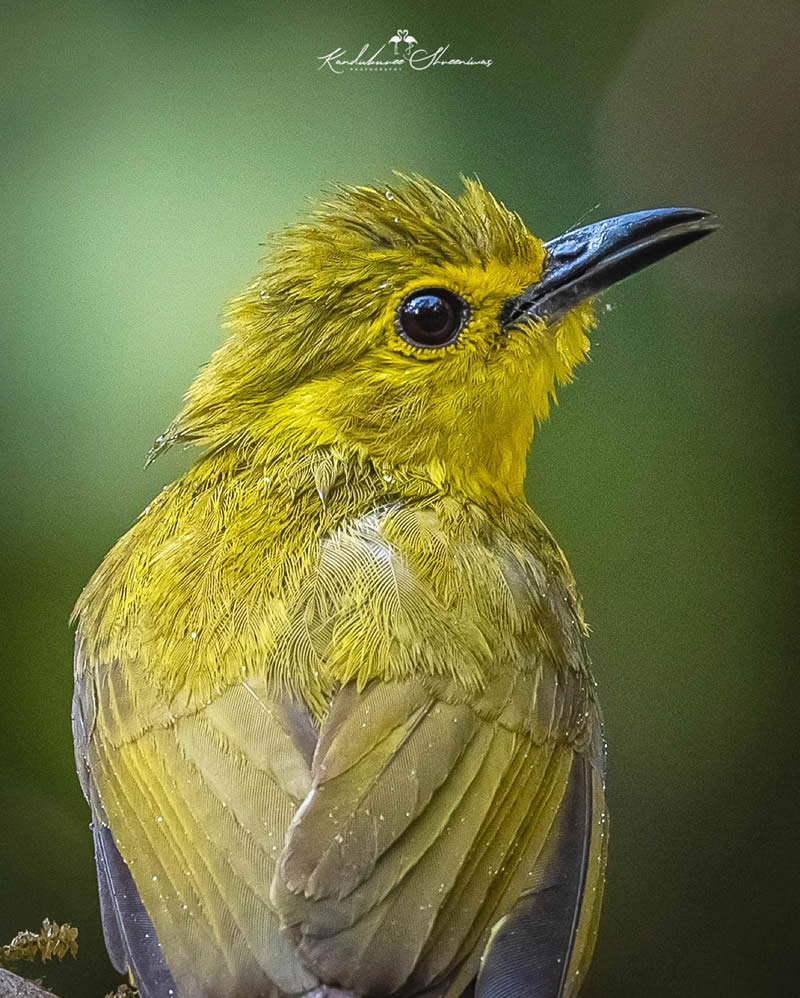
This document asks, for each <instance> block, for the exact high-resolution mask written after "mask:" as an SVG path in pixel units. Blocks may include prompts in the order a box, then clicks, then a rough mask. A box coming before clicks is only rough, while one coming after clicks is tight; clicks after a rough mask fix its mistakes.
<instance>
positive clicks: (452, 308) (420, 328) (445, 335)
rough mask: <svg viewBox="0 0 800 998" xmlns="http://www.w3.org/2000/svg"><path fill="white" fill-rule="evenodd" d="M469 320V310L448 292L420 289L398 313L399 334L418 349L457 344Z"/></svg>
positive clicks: (464, 303) (445, 290) (413, 293)
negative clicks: (459, 335)
mask: <svg viewBox="0 0 800 998" xmlns="http://www.w3.org/2000/svg"><path fill="white" fill-rule="evenodd" d="M468 317H469V306H468V305H467V303H466V302H465V301H464V299H463V298H460V297H459V296H458V295H457V294H454V292H452V291H448V290H447V288H419V289H418V290H417V291H412V292H411V293H410V294H407V295H406V296H405V298H404V299H403V300H402V301H401V302H400V307H399V308H398V309H397V317H396V323H397V331H398V332H399V333H400V335H401V336H402V337H403V339H404V340H405V341H406V342H407V343H410V344H411V345H412V346H415V347H443V346H447V345H448V344H449V343H455V341H456V340H457V339H458V334H459V333H460V332H461V330H462V329H463V328H464V325H465V323H466V321H467V318H468Z"/></svg>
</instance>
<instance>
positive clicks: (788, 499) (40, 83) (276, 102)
mask: <svg viewBox="0 0 800 998" xmlns="http://www.w3.org/2000/svg"><path fill="white" fill-rule="evenodd" d="M0 18H2V25H1V26H0V28H1V30H0V79H2V94H1V95H0V102H1V103H0V106H1V107H2V146H1V148H2V152H0V156H2V164H3V165H2V175H1V176H0V185H1V186H0V198H2V214H1V215H0V217H2V240H1V242H0V254H2V258H3V266H2V273H1V274H0V285H1V286H2V308H0V323H1V324H2V330H3V333H2V357H3V359H2V365H0V379H2V403H1V404H2V426H0V433H2V461H1V462H0V492H1V493H2V520H1V521H0V537H1V538H2V546H3V554H2V560H1V561H0V566H1V571H2V581H1V582H0V588H1V589H2V592H1V593H0V595H1V596H2V601H3V615H2V621H3V631H2V633H3V638H2V642H0V655H2V658H3V666H2V670H3V671H2V695H0V829H2V831H1V832H0V941H7V939H8V938H10V937H11V935H13V933H14V932H15V931H16V930H17V929H19V928H22V927H34V926H36V925H38V924H39V922H40V920H41V918H42V917H43V916H45V915H49V916H50V917H51V918H55V919H57V920H71V921H73V922H75V923H76V924H78V925H79V926H80V940H81V943H82V946H81V952H80V956H79V959H78V961H77V962H76V963H75V964H74V965H73V964H71V963H70V964H65V965H64V966H63V967H62V968H58V967H57V968H55V969H53V970H48V971H47V980H48V981H49V982H50V983H51V984H52V985H53V986H55V987H56V988H57V989H58V990H59V993H60V994H62V995H63V996H64V998H94V996H96V998H100V996H101V995H102V994H103V993H104V991H105V990H108V989H110V987H111V986H112V984H114V983H115V982H116V980H117V978H116V975H114V973H113V971H112V970H111V968H110V967H109V965H108V962H107V959H106V957H105V954H104V950H103V947H102V939H101V934H100V926H99V917H98V910H97V902H96V898H95V886H94V871H93V863H92V856H91V849H90V841H89V834H88V828H87V824H88V820H89V816H88V811H87V809H86V807H85V805H84V802H83V800H82V798H81V795H80V792H79V789H78V784H77V780H76V778H75V776H74V770H73V763H72V748H71V741H70V730H69V702H70V693H71V635H70V631H69V628H68V626H67V618H68V615H69V612H70V609H71V606H72V604H73V602H74V600H75V598H76V596H77V595H78V593H79V591H80V589H81V586H82V585H83V583H84V582H85V581H86V580H87V578H88V577H89V575H90V573H91V572H92V570H93V569H94V567H95V566H96V564H97V563H98V562H99V560H100V559H101V557H102V556H103V554H104V553H105V551H106V550H107V549H108V547H109V546H110V545H111V544H112V542H113V541H114V540H115V539H116V537H117V536H118V535H119V534H121V533H122V532H123V531H124V530H126V529H127V527H128V526H129V524H130V523H131V522H132V520H133V519H134V517H135V516H136V514H137V513H138V511H139V510H140V509H141V508H142V507H143V506H144V505H145V504H146V503H147V501H148V499H149V498H150V497H151V496H152V495H153V494H154V493H156V492H157V491H158V490H159V489H160V487H161V485H162V484H163V483H164V482H165V481H167V480H169V479H171V478H172V477H174V475H175V474H176V473H177V472H179V471H180V469H181V468H182V467H185V466H186V463H187V462H188V460H189V455H187V454H180V453H177V454H171V455H169V456H168V457H167V458H166V459H164V460H161V461H159V462H158V463H157V464H156V465H155V466H153V467H152V468H150V469H149V470H148V471H147V472H144V471H143V458H144V455H145V453H146V452H147V449H148V447H149V446H150V443H151V441H152V440H153V438H154V437H155V435H156V434H157V433H158V432H159V431H160V430H161V429H162V428H163V427H164V426H165V425H166V424H167V423H168V422H169V420H170V418H171V417H172V415H173V414H174V413H175V412H176V410H177V408H178V406H179V401H180V397H181V394H182V392H183V390H184V389H185V387H186V386H187V385H188V383H189V382H190V380H191V379H192V377H193V376H194V374H195V372H196V371H197V369H198V367H199V366H200V365H201V364H202V363H203V362H204V361H205V359H206V358H207V357H208V355H209V353H210V352H211V350H212V349H214V347H215V346H216V345H217V344H218V342H219V340H220V336H221V333H220V330H219V317H220V314H221V311H222V307H223V304H224V302H225V300H226V299H227V298H228V297H229V296H230V295H232V294H233V293H235V292H236V291H237V290H238V289H239V288H240V287H241V286H242V285H243V284H244V282H245V281H246V280H247V279H248V278H249V277H250V275H251V274H252V273H253V272H254V270H255V267H256V262H257V260H258V258H259V256H260V255H261V253H262V249H261V247H260V245H259V244H260V243H261V242H262V241H263V240H264V238H265V237H266V235H267V233H269V232H270V231H271V230H274V229H275V228H277V227H279V226H282V225H284V224H286V223H289V222H291V221H292V220H294V219H296V218H297V217H298V216H299V215H300V214H301V213H302V212H303V210H304V207H305V200H304V199H305V198H306V197H307V196H308V195H313V194H315V193H317V192H318V191H319V190H320V188H321V187H323V186H324V185H325V184H327V183H329V182H330V181H345V182H352V183H359V182H368V181H371V180H374V179H380V178H386V177H387V176H389V175H390V170H391V169H392V168H400V169H403V170H406V171H411V170H419V171H421V172H423V173H425V174H427V175H429V176H431V177H432V178H433V179H435V180H436V181H438V182H440V183H442V184H443V185H445V186H447V187H449V188H450V189H452V190H456V189H457V188H458V176H459V174H460V173H461V172H464V173H469V174H472V173H477V174H478V175H479V176H480V177H481V179H482V180H483V181H484V182H485V183H486V184H487V186H489V187H490V188H491V189H492V190H493V191H494V192H495V193H496V194H497V195H498V196H499V197H500V198H502V199H503V200H505V201H506V202H507V203H508V204H509V205H511V206H513V207H514V208H516V209H518V210H519V211H520V212H521V213H522V214H523V215H524V217H525V218H526V219H527V220H528V221H529V223H530V225H531V228H532V229H534V231H536V232H537V233H538V234H540V235H542V236H545V237H548V236H552V235H555V234H556V233H558V232H560V231H562V230H563V229H564V228H566V227H567V226H570V225H573V224H576V223H578V222H579V221H588V220H591V219H595V218H599V217H602V216H604V215H609V214H614V213H617V212H620V211H626V210H631V209H635V208H642V207H654V206H658V205H664V204H670V203H675V204H690V205H695V204H696V205H700V206H702V207H709V208H713V209H715V210H716V211H718V212H719V214H720V217H721V219H722V222H723V228H722V230H721V231H720V232H719V233H718V234H717V235H715V236H714V237H713V238H712V239H709V240H707V241H704V242H702V243H700V244H698V245H696V246H693V247H691V248H690V249H688V250H686V251H684V252H683V253H681V254H679V255H678V256H677V257H675V258H671V259H669V260H667V261H666V262H664V263H661V264H660V265H659V266H658V267H657V268H654V269H653V270H650V271H648V272H646V273H645V274H643V275H641V276H640V277H638V278H636V279H635V280H634V281H631V282H628V283H626V284H625V285H623V286H621V287H618V288H616V289H614V290H613V291H612V292H611V293H610V294H608V295H607V296H606V297H605V299H604V305H603V306H602V309H603V311H602V323H601V326H600V328H599V329H598V330H597V332H596V334H595V335H594V346H593V359H592V362H591V363H590V364H588V365H586V366H585V367H584V368H582V369H581V371H580V372H579V376H578V379H577V383H576V384H575V385H573V386H571V387H569V388H568V389H566V390H564V391H563V392H562V393H561V404H560V406H559V408H558V410H557V411H556V412H555V413H554V415H553V417H552V418H551V421H550V422H549V423H548V424H547V425H546V426H544V427H543V428H542V429H541V431H540V432H539V433H538V436H537V439H536V441H535V443H534V448H533V452H532V457H531V466H530V478H529V495H530V497H531V500H532V502H533V504H534V505H535V507H536V508H537V510H538V511H539V512H540V514H541V515H542V516H543V517H544V519H545V521H546V522H547V523H548V524H549V525H550V527H551V528H552V529H553V531H554V532H555V534H556V536H557V537H558V538H559V540H560V541H561V543H562V545H563V546H564V548H565V549H566V552H567V554H568V556H569V557H570V559H571V562H572V565H573V568H574V569H575V571H576V574H577V576H578V579H579V583H580V585H581V588H582V591H583V593H584V596H585V602H586V609H587V616H588V619H589V620H590V622H591V624H592V626H593V631H594V633H593V636H592V638H591V652H592V655H593V658H594V660H595V663H596V671H597V677H598V680H599V683H600V687H601V693H602V697H603V703H604V705H605V712H606V718H607V726H608V736H609V741H610V782H609V799H610V806H611V811H612V819H613V832H612V847H611V859H610V869H609V882H608V890H607V903H606V907H605V913H604V917H603V922H602V928H601V931H600V937H599V941H598V947H597V953H596V958H595V962H594V965H593V968H592V970H591V976H590V979H589V981H588V983H587V985H586V987H585V990H584V992H583V995H585V996H586V998H599V996H611V995H613V996H615V998H626V996H631V998H633V996H637V998H639V996H642V995H647V996H649V998H657V996H668V995H669V996H673V995H689V996H691V995H725V996H727V998H735V996H742V998H744V996H747V998H752V996H754V995H767V994H770V995H783V994H789V993H790V992H791V991H792V985H791V983H790V982H791V980H792V978H793V977H796V972H795V968H794V966H793V964H794V963H796V957H795V956H794V954H796V946H797V918H796V910H797V907H796V898H797V894H798V888H799V887H800V884H799V883H798V877H797V872H798V866H799V865H800V864H799V863H798V856H797V828H798V819H800V814H798V808H797V801H798V796H799V795H798V759H799V758H800V755H798V753H797V744H796V742H797V738H796V733H797V727H798V720H797V718H798V708H797V694H796V692H795V689H794V684H795V675H794V672H795V667H796V658H795V656H794V653H793V649H794V648H795V647H796V645H795V638H796V631H797V626H796V625H797V616H798V614H797V605H798V604H797V598H796V597H797V586H796V581H797V577H796V572H795V566H796V555H797V545H796V541H797V530H796V526H797V491H796V486H797V472H798V460H797V459H798V448H797V439H798V436H797V431H798V426H797V373H798V349H797V340H798V333H799V332H800V330H799V329H798V303H799V302H798V285H797V267H798V259H799V258H800V225H799V222H798V219H799V218H800V214H799V212H798V208H800V197H799V196H798V193H799V191H800V117H799V116H798V99H797V97H798V69H797V67H798V63H800V6H798V5H797V4H793V3H787V2H783V0H760V2H759V3H758V4H754V3H752V0H704V2H699V0H697V2H691V0H656V2H641V0H615V3H614V4H607V3H597V2H596V0H585V2H570V0H561V2H559V3H543V2H537V3H529V4H527V5H526V4H524V3H516V4H513V5H508V4H507V5H490V4H482V3H472V2H467V0H459V2H441V3H438V4H429V3H426V4H422V3H420V4H418V5H413V4H410V3H406V2H403V0H397V2H395V4H393V5H391V6H390V7H387V8H385V9H379V8H378V5H376V4H374V3H367V2H365V0H351V2H348V3H325V4H319V5H312V4H308V3H302V4H297V5H293V4H289V3H274V2H268V0H262V2H258V3H245V2H227V3H222V2H212V0H207V2H206V0H195V2H193V3H185V4H180V5H167V4H155V3H154V4H151V5H148V4H145V3H138V2H135V0H113V2H112V0H107V2H97V0H95V2H89V3H82V2H78V0H60V2H58V3H54V4H51V5H48V4H45V3H40V2H37V0H31V2H26V3H13V2H8V0H7V2H6V3H5V4H4V5H3V11H2V14H1V15H0ZM399 27H405V28H407V29H408V30H409V31H410V32H411V34H413V35H414V36H415V37H416V38H417V39H418V41H419V43H420V45H422V46H423V47H426V48H430V49H433V48H436V47H437V46H438V45H440V44H446V43H448V42H449V43H450V45H451V50H450V54H451V55H453V56H462V57H466V56H469V55H471V56H473V57H474V58H491V59H492V60H493V65H492V66H491V67H490V68H488V69H485V68H448V67H441V68H433V69H430V70H428V71H423V72H413V71H410V70H408V69H404V70H403V71H400V72H374V71H372V72H371V71H361V72H355V71H351V72H346V73H344V74H342V75H334V74H333V73H331V72H330V71H328V70H327V69H325V68H322V69H320V68H318V60H317V57H318V56H320V55H324V54H326V53H328V52H330V51H331V50H332V49H334V48H335V47H337V46H341V47H343V48H346V49H347V50H348V51H349V53H350V54H351V55H352V54H355V52H357V51H358V49H359V48H360V47H361V45H362V44H364V43H370V45H371V46H372V47H374V46H375V45H377V44H380V43H381V42H383V41H385V40H386V39H388V38H389V36H390V35H392V34H393V33H394V32H395V31H396V30H397V29H398V28H399Z"/></svg>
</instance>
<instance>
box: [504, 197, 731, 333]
mask: <svg viewBox="0 0 800 998" xmlns="http://www.w3.org/2000/svg"><path fill="white" fill-rule="evenodd" d="M716 228H717V219H716V216H714V215H712V214H711V213H710V212H707V211H701V210H700V209H699V208H656V209H654V210H653V211H633V212H631V213H630V214H627V215H617V216H616V217H615V218H605V219H603V220H602V221H600V222H592V224H591V225H583V226H581V227H580V228H579V229H571V230H570V231H569V232H565V233H564V235H563V236H557V237H556V238H555V239H551V240H550V242H548V243H545V247H544V248H545V250H546V253H547V255H546V256H545V260H544V268H543V270H542V273H541V276H540V277H539V280H538V281H536V283H535V284H531V286H530V287H528V288H526V289H525V290H524V291H523V292H522V293H521V294H519V295H517V296H516V297H514V298H510V299H509V300H508V301H507V302H506V303H505V305H504V306H503V309H502V312H501V313H500V324H501V326H503V328H506V329H507V328H509V327H510V326H514V325H516V324H517V323H519V322H522V321H524V320H525V319H545V320H552V319H556V318H558V316H559V315H563V313H564V312H566V311H568V310H569V309H571V308H572V307H573V306H574V305H577V304H578V303H579V302H581V301H583V300H584V299H586V298H590V297H591V296H592V295H596V294H597V293H598V292H600V291H604V290H605V289H606V288H608V287H610V286H611V285H612V284H616V283H617V282H618V281H621V280H624V278H626V277H630V275H631V274H635V273H636V272H637V271H639V270H642V269H643V268H644V267H648V266H649V265H650V264H651V263H655V262H656V261H657V260H660V259H661V258H662V257H665V256H668V255H669V254H670V253H674V252H675V250H679V249H682V248H683V247H684V246H688V245H689V243H693V242H694V241H695V240H696V239H702V238H703V236H707V235H708V234H709V233H710V232H713V231H714V230H715V229H716Z"/></svg>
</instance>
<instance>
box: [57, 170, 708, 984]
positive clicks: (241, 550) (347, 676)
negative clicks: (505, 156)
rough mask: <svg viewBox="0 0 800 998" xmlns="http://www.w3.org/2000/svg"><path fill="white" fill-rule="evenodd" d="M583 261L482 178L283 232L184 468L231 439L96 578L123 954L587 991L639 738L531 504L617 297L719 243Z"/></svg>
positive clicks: (630, 218) (625, 240)
mask: <svg viewBox="0 0 800 998" xmlns="http://www.w3.org/2000/svg"><path fill="white" fill-rule="evenodd" d="M713 228H714V221H713V218H712V217H711V216H709V215H708V213H707V212H703V211H699V210H696V209H690V208H665V209H659V210H655V211H644V212H636V213H633V214H629V215H622V216H619V217H617V218H612V219H608V220H605V221H601V222H596V223H593V224H591V225H586V226H583V227H582V228H577V229H573V230H571V231H569V232H567V233H566V234H565V235H563V236H560V237H559V238H557V239H554V240H552V241H551V242H548V243H543V242H542V241H541V240H540V239H538V238H536V237H535V236H533V235H531V233H530V232H529V231H528V229H527V228H526V227H525V225H524V223H523V222H522V220H521V218H520V217H519V215H517V214H515V213H514V212H512V211H510V210H509V209H507V208H506V207H505V206H504V205H503V204H501V203H500V202H498V201H497V200H495V198H494V197H492V195H491V194H490V193H488V192H487V191H486V190H485V189H484V188H483V187H482V186H481V184H480V183H479V182H477V181H474V180H465V181H464V191H463V193H462V194H461V195H460V197H458V198H457V199H454V198H452V197H450V196H449V195H448V194H446V193H445V192H444V191H443V190H441V189H440V188H438V187H437V186H435V185H434V184H432V183H430V182H429V181H427V180H425V179H424V178H422V177H419V176H412V177H406V176H402V175H397V177H396V179H395V181H394V182H392V183H391V184H390V185H388V186H377V187H343V188H337V189H336V190H335V192H334V194H333V195H331V198H330V200H329V201H327V202H325V203H321V204H320V205H319V206H318V208H317V209H316V210H315V211H314V212H313V213H312V214H311V216H310V217H309V219H308V220H307V221H305V222H304V223H303V224H300V225H297V226H295V227H293V228H290V229H288V230H287V231H285V232H284V233H282V234H281V235H280V236H279V237H278V238H277V240H276V242H275V243H274V245H273V247H272V250H271V252H270V254H269V256H268V258H267V260H266V261H265V264H264V267H263V269H262V272H261V273H260V274H259V275H258V277H257V278H256V279H255V280H254V281H253V282H252V284H250V286H249V287H248V288H247V289H246V291H245V292H244V293H243V294H242V295H241V296H240V297H238V298H236V299H234V301H233V302H232V303H231V306H230V313H229V323H228V325H229V329H230V333H229V336H228V338H227V340H226V342H225V343H224V345H223V346H222V348H221V349H220V350H219V351H217V352H216V353H215V354H214V355H213V357H212V358H211V361H210V363H209V364H208V366H207V367H206V368H205V369H204V370H203V371H202V372H201V373H200V374H199V375H198V377H197V379H196V380H195V382H194V383H193V384H192V386H191V388H190V389H189V391H188V393H187V396H186V400H185V406H184V408H183V411H182V412H181V413H180V415H179V416H178V417H177V418H176V420H175V421H174V422H173V424H172V425H171V426H170V427H169V429H168V430H167V431H166V433H165V434H164V436H163V437H160V438H159V439H158V440H157V441H156V448H155V450H156V452H157V451H161V450H163V449H164V448H166V447H168V446H169V445H171V444H174V443H176V442H191V443H193V444H196V445H197V446H199V447H200V448H202V456H200V457H199V458H198V460H197V461H196V463H195V464H194V465H193V466H192V467H191V468H190V469H189V470H188V471H187V472H186V473H185V474H184V475H183V476H182V477H181V478H179V479H178V481H176V482H174V483H173V484H171V485H169V486H167V487H166V488H165V489H164V490H163V491H162V492H161V493H160V494H159V495H158V496H157V497H156V498H155V499H154V500H153V501H152V502H151V503H150V505H149V506H148V507H147V508H146V509H145V510H144V512H143V513H142V515H141V516H140V518H139V519H138V520H137V522H136V524H135V525H134V526H133V527H132V528H131V530H129V531H128V533H127V534H125V536H124V537H123V538H122V539H121V540H120V541H119V542H118V543H117V544H116V546H115V547H114V548H113V549H112V550H111V552H110V553H109V554H108V556H107V557H106V558H105V560H104V561H103V563H102V565H101V566H100V568H99V569H98V570H97V572H96V573H95V575H94V576H93V578H92V579H91V581H90V582H89V584H88V586H87V587H86V589H85V590H84V592H83V594H82V595H81V597H80V599H79V601H78V604H77V607H76V609H75V618H76V619H77V621H78V628H77V636H76V652H75V698H74V710H73V723H74V736H75V746H76V758H77V763H78V768H79V773H80V777H81V783H82V787H83V791H84V793H85V795H86V798H87V800H88V801H89V804H90V806H91V811H92V829H93V834H94V843H95V852H96V861H97V875H98V880H99V886H100V901H101V909H102V918H103V926H104V931H105V938H106V943H107V946H108V950H109V953H110V956H111V960H112V962H113V964H114V966H115V967H117V969H118V970H120V971H121V972H124V971H128V972H129V973H130V975H131V977H132V979H133V980H134V981H135V983H136V985H137V986H138V988H139V991H140V993H141V995H142V996H143V998H287V996H297V995H303V994H307V993H309V992H313V994H314V996H315V998H325V996H328V998H333V996H335V995H337V994H340V992H341V991H345V992H348V993H350V994H352V995H357V996H361V998H373V996H374V998H388V996H397V998H412V996H425V998H458V996H460V995H462V994H465V993H467V994H474V995H475V996H476V998H567V996H572V995H575V993H576V992H577V989H578V988H579V986H580V984H581V981H582V979H583V977H584V974H585V971H586V968H587V965H588V962H589V959H590V956H591V951H592V947H593V943H594V939H595V935H596V932H597V924H598V918H599V913H600V903H601V896H602V892H603V881H604V867H605V857H606V844H607V834H608V826H607V817H606V806H605V799H604V771H605V743H604V739H603V729H602V721H601V716H600V709H599V707H598V704H597V699H596V694H595V686H594V682H593V680H592V677H591V673H590V665H589V660H588V658H587V654H586V649H585V643H584V639H585V635H586V627H585V624H584V620H583V614H582V611H581V605H580V601H579V598H578V595H577V593H576V589H575V583H574V581H573V577H572V574H571V572H570V569H569V567H568V565H567V563H566V561H565V559H564V555H563V554H562V552H561V550H560V548H559V547H558V545H557V544H556V543H555V541H554V540H553V538H552V537H551V536H550V534H549V533H548V531H547V529H546V528H545V526H544V525H543V524H542V522H541V520H540V519H539V518H538V517H537V516H536V514H535V513H534V512H533V511H532V510H531V509H530V508H529V506H528V505H527V503H526V501H525V497H524V494H523V480H524V477H525V467H526V457H527V452H528V448H529V445H530V443H531V439H532V437H533V432H534V425H535V423H536V421H537V420H541V419H543V418H544V417H545V416H546V415H547V412H548V408H549V403H550V399H551V397H552V396H553V394H554V390H555V386H556V385H557V384H560V383H564V382H566V381H568V380H569V379H570V376H571V372H572V369H573V367H574V366H575V365H576V364H577V363H578V362H579V361H581V360H583V359H584V357H585V356H586V354H587V352H588V349H589V340H588V339H587V331H588V330H589V329H590V328H591V327H592V325H593V323H594V319H593V310H592V307H591V304H590V298H591V296H592V295H594V294H596V293H597V292H599V291H601V290H603V289H604V288H607V287H608V286H609V285H611V284H612V283H613V282H615V281H618V280H620V279H621V278H624V277H626V276H628V275H629V274H631V273H633V272H634V271H637V270H639V269H641V268H642V267H643V266H645V265H647V264H649V263H652V262H653V261H655V260H657V259H659V258H660V257H663V256H665V255H666V254H668V253H671V252H672V251H673V250H676V249H678V248H680V247H682V246H685V245H687V244H688V243H690V242H692V241H694V240H696V239H698V238H700V237H701V236H704V235H706V234H707V233H708V232H710V231H712V229H713Z"/></svg>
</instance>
